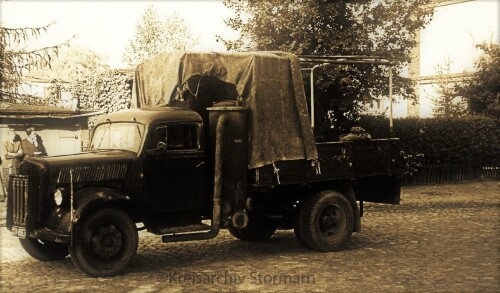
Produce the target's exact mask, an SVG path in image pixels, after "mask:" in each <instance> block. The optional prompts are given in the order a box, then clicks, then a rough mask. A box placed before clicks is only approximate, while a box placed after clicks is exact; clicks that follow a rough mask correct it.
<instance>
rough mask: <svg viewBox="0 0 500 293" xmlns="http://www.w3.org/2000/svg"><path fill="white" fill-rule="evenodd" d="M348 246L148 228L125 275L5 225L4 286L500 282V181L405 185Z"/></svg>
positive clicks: (339, 287)
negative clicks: (36, 248) (99, 269)
mask: <svg viewBox="0 0 500 293" xmlns="http://www.w3.org/2000/svg"><path fill="white" fill-rule="evenodd" d="M365 207H366V209H365V216H364V217H363V220H362V224H363V231H362V232H361V233H356V234H354V235H353V238H352V240H351V242H350V244H349V246H348V247H347V249H346V250H344V251H342V252H338V253H326V254H325V253H319V252H314V251H310V250H307V249H305V248H303V247H301V246H300V245H299V243H298V242H297V241H296V240H295V238H294V236H293V232H290V231H278V233H277V234H276V235H275V236H273V238H271V240H270V241H269V242H268V243H261V244H255V243H245V242H242V241H238V240H235V239H233V238H232V236H231V235H229V234H228V233H227V232H226V231H223V232H222V235H220V236H219V237H217V238H216V239H213V240H209V241H196V242H186V243H173V244H163V243H161V240H160V238H159V237H158V236H153V235H148V234H147V233H144V232H141V233H140V236H141V239H140V244H139V252H138V255H137V257H136V258H135V260H134V262H133V265H132V266H131V267H130V268H129V269H127V271H126V272H125V274H124V275H121V276H117V277H114V278H106V279H104V278H90V277H86V276H85V275H83V274H82V273H80V272H79V271H78V270H76V269H75V268H74V266H73V264H72V262H71V260H70V258H69V257H68V258H66V259H65V260H64V261H57V262H50V263H42V262H38V261H36V260H34V259H32V258H30V257H29V256H28V255H27V254H26V253H25V252H24V251H23V250H22V249H21V247H20V245H19V243H18V242H17V240H16V239H15V238H13V237H11V236H10V235H9V233H8V231H7V229H5V227H0V237H1V238H0V239H1V254H0V255H1V259H0V265H1V272H0V278H1V279H0V288H1V289H0V290H1V291H2V292H22V291H41V292H47V291H51V292H54V291H63V292H66V291H74V292H83V291H106V292H108V291H110V292H111V291H113V292H156V291H165V292H178V291H189V292H191V291H193V292H201V291H231V292H232V291H236V290H255V291H260V292H276V291H285V290H286V291H287V292H293V291H295V292H324V291H330V292H331V291H340V292H346V291H350V292H366V291H371V292H376V291H378V292H385V291H392V292H394V291H396V292H415V291H422V292H429V291H445V292H465V291H485V292H495V291H496V292H499V290H500V281H499V278H500V269H499V262H500V251H499V238H500V236H499V235H500V233H499V232H500V219H499V215H500V182H498V181H485V182H472V183H460V184H448V185H438V186H430V185H429V186H419V187H409V188H405V189H403V195H402V204H401V205H400V206H385V205H378V204H367V205H366V206H365Z"/></svg>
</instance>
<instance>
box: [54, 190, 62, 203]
mask: <svg viewBox="0 0 500 293" xmlns="http://www.w3.org/2000/svg"><path fill="white" fill-rule="evenodd" d="M63 194H64V189H63V188H57V189H56V191H55V192H54V201H55V202H56V205H58V206H59V205H61V203H62V200H63Z"/></svg>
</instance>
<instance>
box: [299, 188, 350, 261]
mask: <svg viewBox="0 0 500 293" xmlns="http://www.w3.org/2000/svg"><path fill="white" fill-rule="evenodd" d="M353 227H354V212H353V211H352V207H351V205H350V203H349V201H348V200H347V199H346V198H345V196H343V195H342V194H340V193H338V192H336V191H330V190H327V191H323V192H320V193H319V194H317V195H316V196H314V197H313V198H311V199H310V200H308V201H307V202H306V203H305V204H304V205H303V206H302V209H301V211H300V217H299V223H298V227H297V229H298V231H296V235H297V238H298V239H299V241H300V242H302V243H304V244H305V245H306V246H307V247H309V248H311V249H314V250H318V251H324V252H328V251H339V250H342V249H343V248H344V247H345V246H346V245H347V243H348V242H349V240H350V239H351V234H352V230H353Z"/></svg>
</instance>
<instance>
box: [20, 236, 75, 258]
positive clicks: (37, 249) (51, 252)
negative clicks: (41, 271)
mask: <svg viewBox="0 0 500 293" xmlns="http://www.w3.org/2000/svg"><path fill="white" fill-rule="evenodd" d="M19 242H21V246H22V247H23V248H24V250H25V251H26V252H27V253H28V254H29V255H30V256H31V257H33V258H35V259H38V260H41V261H52V260H61V259H64V258H65V257H66V256H67V255H68V253H69V252H68V245H67V244H62V243H57V242H52V241H45V240H39V239H32V238H27V239H19Z"/></svg>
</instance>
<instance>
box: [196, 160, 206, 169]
mask: <svg viewBox="0 0 500 293" xmlns="http://www.w3.org/2000/svg"><path fill="white" fill-rule="evenodd" d="M203 164H205V162H204V161H203V162H201V163H199V164H198V165H196V168H198V167H200V166H201V165H203Z"/></svg>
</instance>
